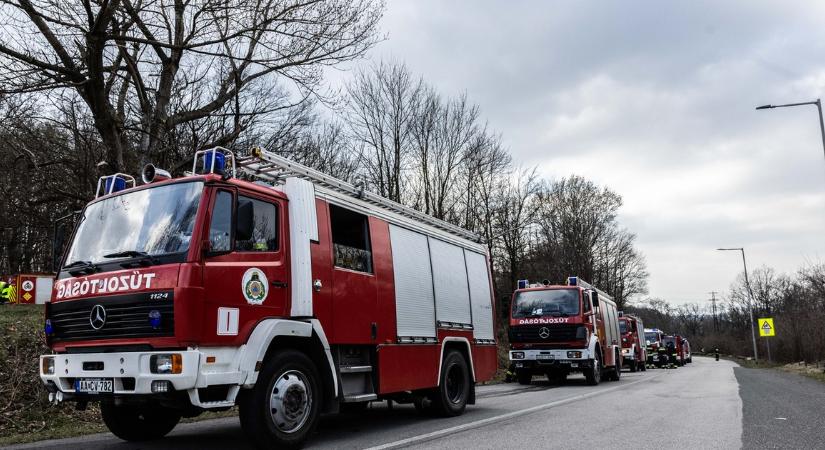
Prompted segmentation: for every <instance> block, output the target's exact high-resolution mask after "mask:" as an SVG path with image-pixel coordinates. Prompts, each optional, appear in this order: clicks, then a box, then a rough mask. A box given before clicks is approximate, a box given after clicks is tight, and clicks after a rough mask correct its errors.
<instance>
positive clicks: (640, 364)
mask: <svg viewBox="0 0 825 450" xmlns="http://www.w3.org/2000/svg"><path fill="white" fill-rule="evenodd" d="M639 370H641V371H642V372H647V364H645V363H644V361H643V362H641V363H639Z"/></svg>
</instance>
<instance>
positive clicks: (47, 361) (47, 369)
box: [40, 356, 54, 375]
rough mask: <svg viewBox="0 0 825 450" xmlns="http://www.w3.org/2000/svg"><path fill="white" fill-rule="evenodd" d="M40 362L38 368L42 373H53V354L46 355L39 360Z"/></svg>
mask: <svg viewBox="0 0 825 450" xmlns="http://www.w3.org/2000/svg"><path fill="white" fill-rule="evenodd" d="M40 362H41V363H42V367H41V368H40V370H41V371H42V372H43V375H54V357H53V356H46V357H44V358H43V359H41V360H40Z"/></svg>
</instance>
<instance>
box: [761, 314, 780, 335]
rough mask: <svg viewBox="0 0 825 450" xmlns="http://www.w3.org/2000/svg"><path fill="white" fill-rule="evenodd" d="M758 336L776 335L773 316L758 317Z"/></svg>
mask: <svg viewBox="0 0 825 450" xmlns="http://www.w3.org/2000/svg"><path fill="white" fill-rule="evenodd" d="M758 323H759V336H762V337H770V336H776V328H774V327H773V317H765V318H762V319H759V322H758Z"/></svg>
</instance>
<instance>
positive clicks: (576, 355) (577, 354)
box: [567, 352, 582, 358]
mask: <svg viewBox="0 0 825 450" xmlns="http://www.w3.org/2000/svg"><path fill="white" fill-rule="evenodd" d="M567 357H568V358H581V357H582V352H567Z"/></svg>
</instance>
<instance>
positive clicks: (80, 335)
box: [48, 292, 175, 342]
mask: <svg viewBox="0 0 825 450" xmlns="http://www.w3.org/2000/svg"><path fill="white" fill-rule="evenodd" d="M152 295H154V296H155V297H157V296H158V293H151V294H150V293H145V294H129V295H118V296H112V297H102V298H89V299H82V300H67V301H63V302H58V303H52V304H51V305H49V308H48V318H49V319H51V323H52V329H53V330H54V331H53V334H52V335H51V336H50V339H51V341H52V342H57V341H77V340H84V339H88V340H95V339H119V338H136V337H165V336H174V335H175V326H174V323H175V308H174V302H173V295H172V292H168V293H162V295H164V296H165V298H163V299H162V300H152V299H151V296H152ZM97 305H100V306H102V307H103V309H104V310H105V316H106V319H105V322H103V325H102V326H100V327H99V329H95V328H94V327H93V326H92V320H91V318H92V309H93V308H95V306H97ZM151 311H158V312H159V313H160V325H159V326H157V327H153V326H152V323H151V322H150V320H149V312H151ZM96 324H99V322H98V323H96Z"/></svg>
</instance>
